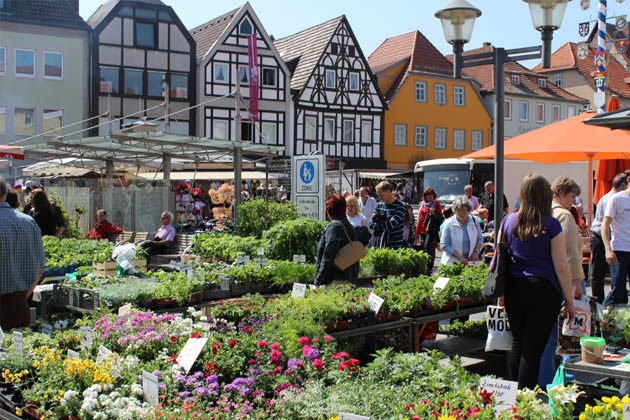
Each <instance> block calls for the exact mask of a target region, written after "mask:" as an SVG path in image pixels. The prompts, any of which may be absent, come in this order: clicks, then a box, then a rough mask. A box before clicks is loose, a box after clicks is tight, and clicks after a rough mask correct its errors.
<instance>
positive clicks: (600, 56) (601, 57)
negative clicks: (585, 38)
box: [593, 51, 606, 67]
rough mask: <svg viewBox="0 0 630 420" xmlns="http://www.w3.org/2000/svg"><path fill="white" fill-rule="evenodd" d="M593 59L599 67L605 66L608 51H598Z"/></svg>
mask: <svg viewBox="0 0 630 420" xmlns="http://www.w3.org/2000/svg"><path fill="white" fill-rule="evenodd" d="M593 61H594V63H595V65H596V66H597V67H603V66H604V64H606V51H597V52H596V53H595V54H593Z"/></svg>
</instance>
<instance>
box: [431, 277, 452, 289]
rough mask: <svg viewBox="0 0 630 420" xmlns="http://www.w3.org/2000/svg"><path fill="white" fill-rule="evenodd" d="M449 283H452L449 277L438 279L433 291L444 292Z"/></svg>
mask: <svg viewBox="0 0 630 420" xmlns="http://www.w3.org/2000/svg"><path fill="white" fill-rule="evenodd" d="M449 281H451V279H450V278H448V277H438V278H437V280H436V281H435V283H434V284H433V290H438V289H439V290H443V289H444V288H445V287H446V286H447V285H448V282H449Z"/></svg>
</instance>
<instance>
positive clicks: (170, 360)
mask: <svg viewBox="0 0 630 420" xmlns="http://www.w3.org/2000/svg"><path fill="white" fill-rule="evenodd" d="M168 360H169V362H173V364H174V365H176V364H177V355H176V354H174V355H172V356H171V357H169V358H168Z"/></svg>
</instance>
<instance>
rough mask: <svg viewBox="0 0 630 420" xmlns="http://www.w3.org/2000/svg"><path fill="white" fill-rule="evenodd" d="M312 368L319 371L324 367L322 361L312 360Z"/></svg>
mask: <svg viewBox="0 0 630 420" xmlns="http://www.w3.org/2000/svg"><path fill="white" fill-rule="evenodd" d="M313 367H314V368H315V369H321V368H323V367H324V361H323V360H322V359H315V360H313Z"/></svg>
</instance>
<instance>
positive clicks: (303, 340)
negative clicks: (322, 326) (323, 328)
mask: <svg viewBox="0 0 630 420" xmlns="http://www.w3.org/2000/svg"><path fill="white" fill-rule="evenodd" d="M298 343H300V344H301V345H303V346H305V345H307V344H308V343H309V340H308V337H305V336H302V337H300V338H298Z"/></svg>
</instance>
